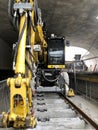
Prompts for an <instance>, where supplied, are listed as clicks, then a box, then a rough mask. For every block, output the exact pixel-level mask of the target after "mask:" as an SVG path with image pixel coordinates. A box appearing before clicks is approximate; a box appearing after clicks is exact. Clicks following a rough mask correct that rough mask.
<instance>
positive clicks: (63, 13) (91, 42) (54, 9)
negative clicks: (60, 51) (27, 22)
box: [0, 0, 98, 55]
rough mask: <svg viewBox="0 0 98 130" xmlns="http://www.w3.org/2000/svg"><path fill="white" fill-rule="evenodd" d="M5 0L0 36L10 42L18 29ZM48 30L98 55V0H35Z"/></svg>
mask: <svg viewBox="0 0 98 130" xmlns="http://www.w3.org/2000/svg"><path fill="white" fill-rule="evenodd" d="M7 2H8V0H0V38H1V39H2V40H4V41H5V42H7V44H8V45H9V46H11V45H12V43H14V42H15V41H17V33H16V32H15V30H14V29H13V27H12V26H11V25H10V22H9V18H8V14H7ZM38 4H39V7H40V8H41V10H42V16H43V20H44V22H45V23H46V28H47V30H48V32H49V34H51V33H54V34H56V35H58V36H66V39H67V40H69V41H70V43H71V45H72V46H78V47H83V48H85V49H88V50H89V51H91V52H93V53H94V55H97V53H98V52H97V49H98V20H97V19H96V16H97V15H98V0H38Z"/></svg>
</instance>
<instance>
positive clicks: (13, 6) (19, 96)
mask: <svg viewBox="0 0 98 130" xmlns="http://www.w3.org/2000/svg"><path fill="white" fill-rule="evenodd" d="M8 13H9V17H10V20H11V23H12V25H13V26H14V28H15V29H16V30H17V31H18V32H19V36H18V41H17V42H16V44H14V45H13V51H14V56H13V70H14V72H15V76H14V77H12V78H8V79H7V86H8V87H9V89H10V108H9V111H8V112H7V113H6V112H3V113H2V117H0V118H1V126H2V127H14V128H25V127H32V128H34V127H36V124H37V122H36V119H35V117H34V112H33V102H32V91H33V89H34V87H35V88H36V89H37V87H39V86H40V85H43V86H54V85H56V86H58V87H60V88H61V89H62V92H64V93H65V94H66V86H68V85H69V77H68V75H67V73H66V72H64V71H63V70H64V68H65V39H64V37H56V36H55V35H51V36H50V37H47V35H46V32H45V29H44V26H43V22H42V16H41V10H40V9H39V8H38V4H37V0H9V4H8ZM66 75H67V80H66ZM31 81H32V82H31Z"/></svg>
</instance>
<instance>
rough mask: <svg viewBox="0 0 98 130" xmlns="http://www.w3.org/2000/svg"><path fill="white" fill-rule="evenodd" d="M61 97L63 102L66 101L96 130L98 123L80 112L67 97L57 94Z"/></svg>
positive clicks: (97, 129)
mask: <svg viewBox="0 0 98 130" xmlns="http://www.w3.org/2000/svg"><path fill="white" fill-rule="evenodd" d="M59 95H60V96H61V97H63V98H64V100H65V101H67V102H68V103H69V104H70V105H71V106H72V107H73V108H75V110H76V111H77V112H78V113H79V114H80V115H82V116H83V118H84V119H85V120H86V121H87V122H89V123H90V124H91V125H92V126H93V127H94V128H95V129H96V130H98V123H97V122H95V121H94V120H92V119H91V118H90V117H89V116H88V115H87V114H86V113H85V112H84V111H83V110H81V109H80V108H79V107H78V106H76V105H75V104H74V103H73V102H72V101H70V100H69V99H68V98H67V97H65V96H64V95H63V94H61V93H59Z"/></svg>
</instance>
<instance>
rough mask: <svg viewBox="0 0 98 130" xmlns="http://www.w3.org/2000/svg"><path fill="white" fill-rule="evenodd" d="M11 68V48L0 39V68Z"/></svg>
mask: <svg viewBox="0 0 98 130" xmlns="http://www.w3.org/2000/svg"><path fill="white" fill-rule="evenodd" d="M11 68H12V48H11V47H9V46H8V44H7V43H5V42H4V41H3V40H2V39H0V70H8V69H11Z"/></svg>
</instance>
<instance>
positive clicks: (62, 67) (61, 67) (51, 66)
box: [48, 65, 65, 69]
mask: <svg viewBox="0 0 98 130" xmlns="http://www.w3.org/2000/svg"><path fill="white" fill-rule="evenodd" d="M48 68H59V69H64V68H65V65H48Z"/></svg>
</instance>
